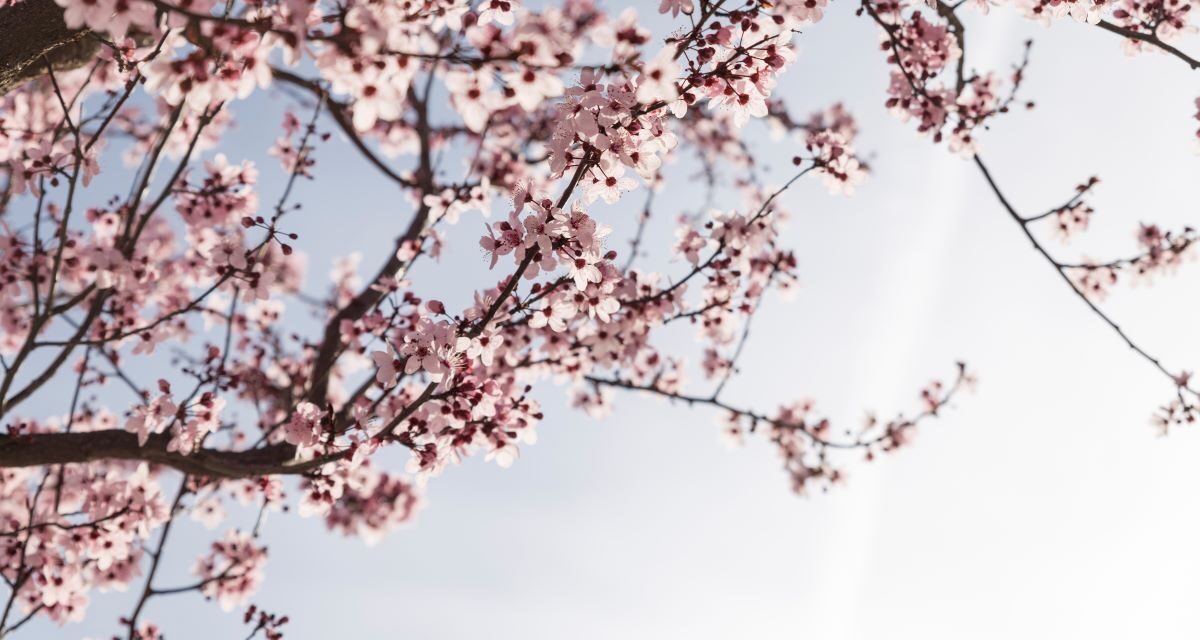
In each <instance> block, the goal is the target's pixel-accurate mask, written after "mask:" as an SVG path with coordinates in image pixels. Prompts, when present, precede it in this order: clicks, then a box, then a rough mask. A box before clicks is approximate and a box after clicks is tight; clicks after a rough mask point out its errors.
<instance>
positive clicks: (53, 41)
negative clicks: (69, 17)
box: [0, 0, 100, 95]
mask: <svg viewBox="0 0 1200 640" xmlns="http://www.w3.org/2000/svg"><path fill="white" fill-rule="evenodd" d="M0 34H2V35H0V95H4V94H6V93H8V92H9V91H11V90H12V89H13V88H14V87H16V86H17V85H19V84H21V83H22V82H24V81H26V80H29V79H31V78H35V77H37V76H40V75H42V74H44V73H46V71H47V65H46V63H47V62H49V63H50V66H51V67H53V68H54V69H76V68H79V67H81V66H83V65H84V64H86V63H88V62H89V61H91V60H92V59H94V58H95V57H96V53H97V52H98V51H99V50H100V41H99V39H97V38H96V37H94V36H93V35H92V33H91V32H90V31H87V30H82V31H72V30H71V29H68V28H67V25H66V23H65V22H63V11H62V9H60V8H59V6H58V5H57V4H55V3H54V0H24V1H23V2H18V3H16V4H9V5H6V6H3V7H0Z"/></svg>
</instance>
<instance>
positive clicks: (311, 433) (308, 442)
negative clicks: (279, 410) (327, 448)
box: [283, 402, 325, 448]
mask: <svg viewBox="0 0 1200 640" xmlns="http://www.w3.org/2000/svg"><path fill="white" fill-rule="evenodd" d="M324 416H325V412H324V411H321V409H320V408H319V407H317V405H315V404H313V403H311V402H301V403H300V404H298V405H296V412H295V413H293V414H292V419H291V420H288V421H287V423H286V424H284V425H283V439H284V441H286V442H288V443H289V444H294V445H296V446H297V447H300V448H309V447H313V446H315V445H316V444H317V443H318V442H320V441H321V435H322V434H323V432H324V429H322V427H321V418H323V417H324Z"/></svg>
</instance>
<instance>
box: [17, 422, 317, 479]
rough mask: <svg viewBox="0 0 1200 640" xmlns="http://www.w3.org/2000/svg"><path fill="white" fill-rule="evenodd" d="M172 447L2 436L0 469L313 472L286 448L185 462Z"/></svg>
mask: <svg viewBox="0 0 1200 640" xmlns="http://www.w3.org/2000/svg"><path fill="white" fill-rule="evenodd" d="M169 441H170V437H169V436H168V435H166V434H161V433H160V434H154V435H151V436H150V438H149V440H147V442H146V445H145V446H139V445H138V441H137V435H136V434H133V433H129V432H126V431H118V430H116V429H111V430H105V431H90V432H79V433H36V434H25V435H19V436H0V468H8V467H33V466H41V465H48V464H70V463H81V462H92V461H95V460H142V461H146V462H152V463H156V464H163V465H167V466H169V467H174V468H176V469H179V470H180V471H184V472H186V473H189V474H193V475H202V476H217V477H225V478H248V477H254V476H260V475H274V474H292V473H303V472H304V471H306V470H308V469H309V468H310V465H306V464H305V463H304V462H303V461H294V460H293V458H295V455H296V450H295V448H294V447H292V446H289V445H286V444H275V445H268V446H266V447H260V448H257V449H249V450H245V451H221V450H216V449H201V450H199V451H196V452H194V453H190V454H188V455H186V456H185V455H181V454H179V453H177V452H174V451H167V443H168V442H169Z"/></svg>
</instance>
